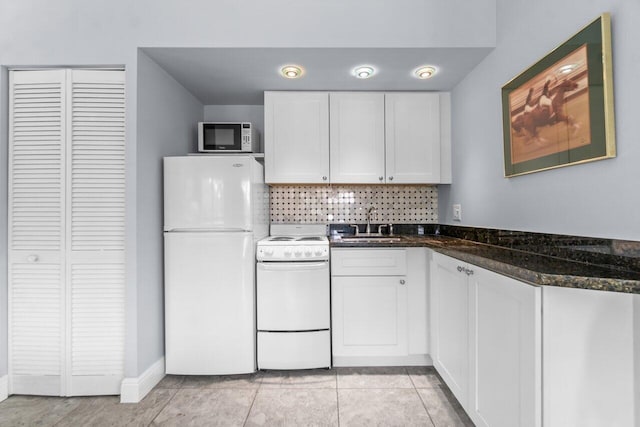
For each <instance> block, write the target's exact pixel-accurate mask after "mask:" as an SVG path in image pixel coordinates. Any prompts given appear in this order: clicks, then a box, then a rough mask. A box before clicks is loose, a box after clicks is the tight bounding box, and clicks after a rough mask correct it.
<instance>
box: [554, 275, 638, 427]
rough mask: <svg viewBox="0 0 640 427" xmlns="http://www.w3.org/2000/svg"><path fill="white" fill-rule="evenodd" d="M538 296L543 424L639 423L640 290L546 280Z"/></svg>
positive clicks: (618, 424)
mask: <svg viewBox="0 0 640 427" xmlns="http://www.w3.org/2000/svg"><path fill="white" fill-rule="evenodd" d="M542 299H543V306H544V312H543V314H542V316H543V329H544V332H543V341H544V345H543V360H544V366H543V370H544V372H543V385H544V391H543V396H544V425H545V427H546V426H550V427H562V426H589V427H591V426H638V422H639V421H640V419H638V412H637V411H638V404H639V402H638V398H639V397H640V396H639V395H638V394H639V393H640V391H639V390H638V388H637V386H638V382H637V381H638V378H639V376H638V369H639V364H640V355H639V354H638V343H639V340H640V295H637V294H636V295H631V294H625V293H619V292H606V291H595V290H590V289H569V288H560V287H553V286H545V287H544V288H543V289H542ZM634 346H635V347H634ZM634 374H635V375H634ZM634 376H635V379H636V382H635V389H634ZM634 408H635V413H634Z"/></svg>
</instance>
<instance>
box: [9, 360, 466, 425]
mask: <svg viewBox="0 0 640 427" xmlns="http://www.w3.org/2000/svg"><path fill="white" fill-rule="evenodd" d="M0 426H3V427H5V426H6V427H8V426H82V427H84V426H181V427H184V426H385V427H386V426H435V427H445V426H446V427H453V426H473V423H472V422H471V420H469V418H468V417H467V415H466V414H465V412H464V411H463V410H462V408H461V407H460V405H459V404H458V402H457V401H456V400H455V398H454V397H453V395H452V394H451V392H450V391H449V389H448V388H447V386H446V385H444V383H443V382H442V380H441V379H440V377H439V376H438V374H437V373H436V372H435V370H433V368H430V367H390V368H335V369H332V370H326V369H322V370H310V371H268V372H259V373H257V374H252V375H229V376H187V377H183V376H172V375H169V376H167V377H165V378H164V379H163V380H162V381H161V382H160V384H158V385H157V386H156V387H155V388H154V389H153V390H152V391H151V392H150V393H149V394H148V395H147V397H145V399H144V400H142V402H140V403H137V404H131V403H130V404H121V403H119V398H118V397H117V396H107V397H71V398H59V397H35V396H11V397H9V398H8V399H7V400H5V401H4V402H2V403H0Z"/></svg>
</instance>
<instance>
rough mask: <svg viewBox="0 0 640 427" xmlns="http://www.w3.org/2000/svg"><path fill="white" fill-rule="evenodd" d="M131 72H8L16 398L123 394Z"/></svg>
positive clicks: (11, 342) (11, 315)
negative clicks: (128, 85) (126, 115)
mask: <svg viewBox="0 0 640 427" xmlns="http://www.w3.org/2000/svg"><path fill="white" fill-rule="evenodd" d="M123 74H124V73H123V72H121V71H71V70H51V71H12V72H11V73H10V123H9V132H10V135H9V155H10V160H9V387H10V388H9V392H10V393H11V394H41V395H83V394H118V393H119V391H120V382H121V380H122V377H123V361H124V76H123Z"/></svg>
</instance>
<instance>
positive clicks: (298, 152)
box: [264, 92, 329, 184]
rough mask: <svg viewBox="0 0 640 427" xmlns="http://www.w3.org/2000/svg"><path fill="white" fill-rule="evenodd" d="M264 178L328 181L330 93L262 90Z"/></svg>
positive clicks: (306, 181) (308, 181) (294, 180)
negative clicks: (263, 92)
mask: <svg viewBox="0 0 640 427" xmlns="http://www.w3.org/2000/svg"><path fill="white" fill-rule="evenodd" d="M264 119H265V120H264V122H265V123H264V133H265V138H264V152H265V181H266V182H267V183H269V184H278V183H281V184H284V183H297V184H321V183H328V182H329V94H328V93H327V92H265V94H264Z"/></svg>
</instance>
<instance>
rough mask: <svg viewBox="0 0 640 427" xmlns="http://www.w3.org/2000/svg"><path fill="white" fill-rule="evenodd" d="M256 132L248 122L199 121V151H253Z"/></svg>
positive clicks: (254, 149) (256, 139)
mask: <svg viewBox="0 0 640 427" xmlns="http://www.w3.org/2000/svg"><path fill="white" fill-rule="evenodd" d="M257 149H258V133H257V132H256V130H255V128H254V127H253V126H252V125H251V123H249V122H199V123H198V151H199V152H200V153H225V152H226V153H254V152H256V151H257Z"/></svg>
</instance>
